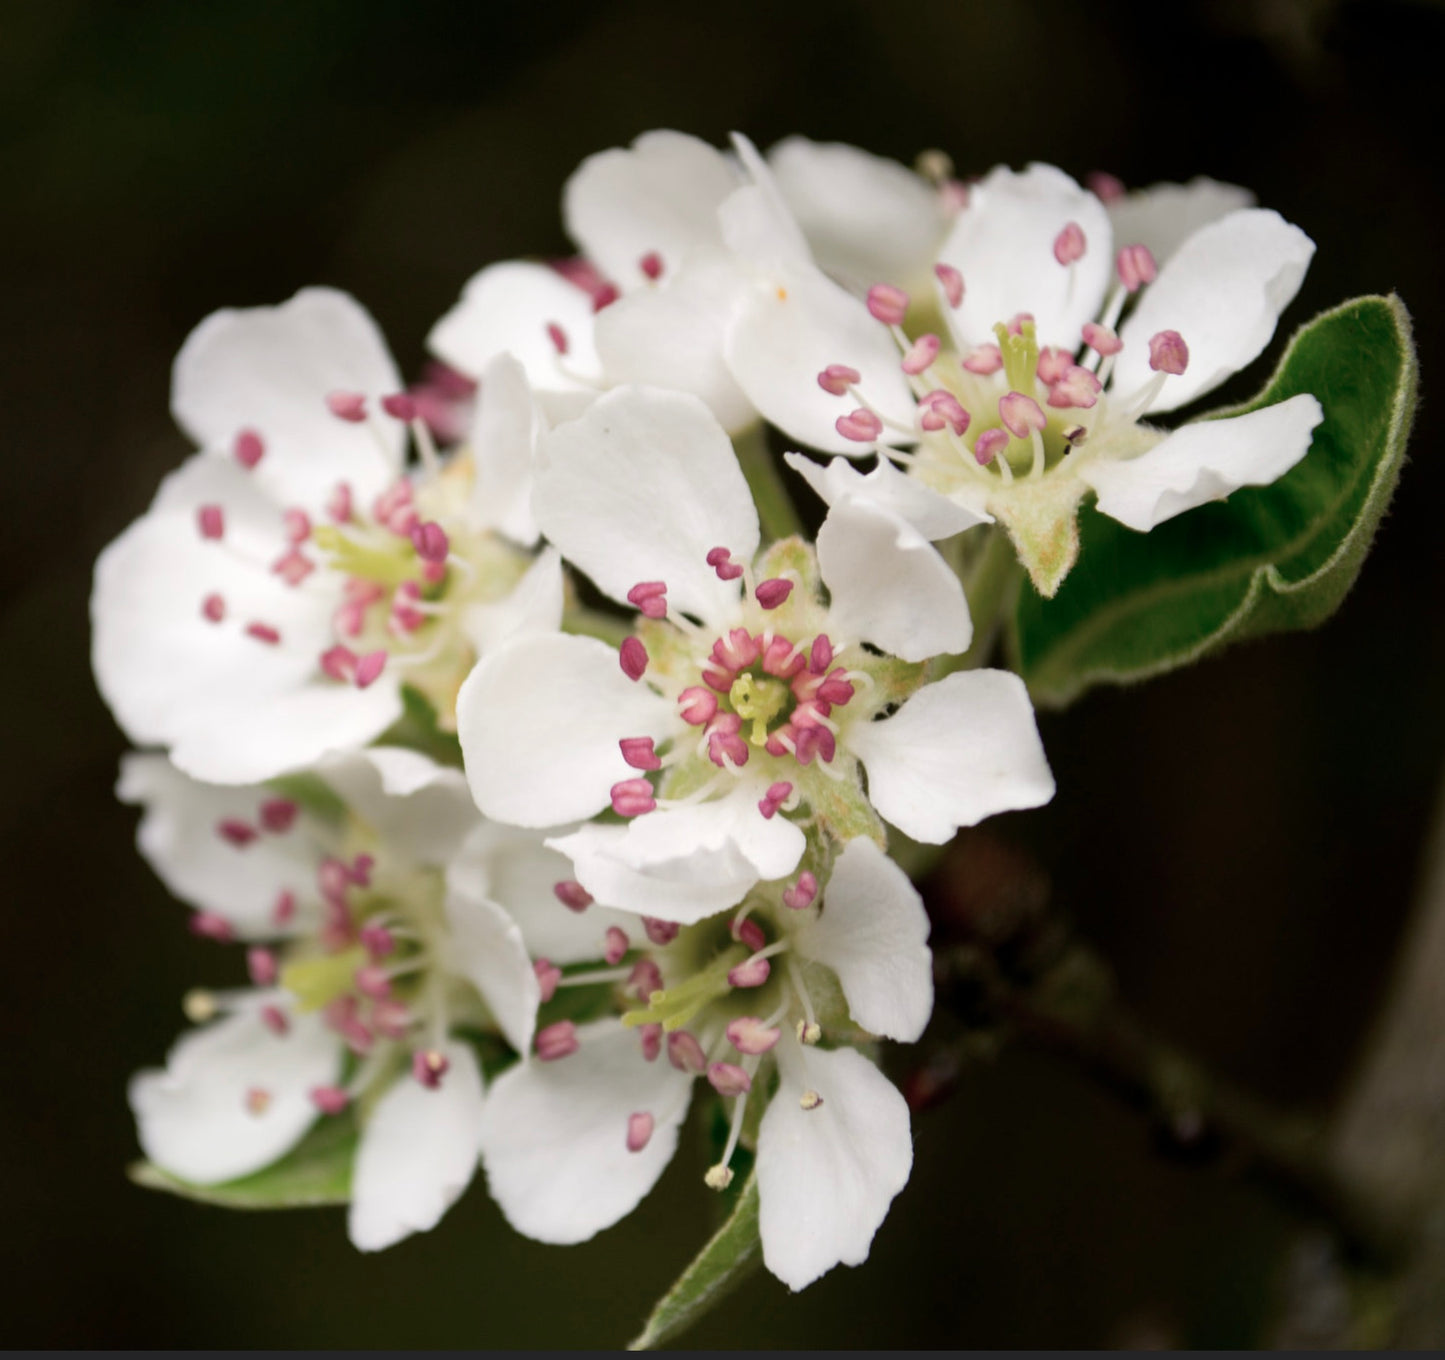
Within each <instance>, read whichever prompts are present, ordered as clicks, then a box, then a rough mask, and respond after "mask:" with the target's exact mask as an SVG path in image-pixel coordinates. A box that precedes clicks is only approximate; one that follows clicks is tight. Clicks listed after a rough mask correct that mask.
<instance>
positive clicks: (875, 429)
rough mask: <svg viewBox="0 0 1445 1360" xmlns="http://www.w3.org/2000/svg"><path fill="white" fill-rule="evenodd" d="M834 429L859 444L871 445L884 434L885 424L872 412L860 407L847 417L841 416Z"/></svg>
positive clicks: (834, 423) (835, 422)
mask: <svg viewBox="0 0 1445 1360" xmlns="http://www.w3.org/2000/svg"><path fill="white" fill-rule="evenodd" d="M833 428H834V429H835V430H837V431H838V433H839V434H841V435H842V436H843V438H844V439H851V440H853V441H854V442H855V443H858V444H871V443H872V442H873V441H874V440H875V439H877V438H878V436H879V435H880V434H882V433H883V422H882V420H880V419H879V418H878V416H876V415H875V414H874V413H873V412H872V411H870V410H868V409H867V408H866V407H862V406H860V407H859V408H858V409H857V410H856V411H853V412H851V413H850V414H848V415H846V416H839V417H838V419H837V420H835V421H834V422H833Z"/></svg>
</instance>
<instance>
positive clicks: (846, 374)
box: [818, 364, 863, 397]
mask: <svg viewBox="0 0 1445 1360" xmlns="http://www.w3.org/2000/svg"><path fill="white" fill-rule="evenodd" d="M862 378H863V375H862V374H861V373H860V372H858V370H857V369H856V368H849V367H848V365H847V364H829V365H828V367H827V368H825V369H824V370H823V371H822V372H821V373H820V374H818V386H819V387H821V388H822V389H823V391H825V392H827V393H829V394H830V395H831V396H835V397H846V396H847V395H848V389H849V388H850V387H851V386H852V385H853V384H854V383H856V382H860V381H861V380H862Z"/></svg>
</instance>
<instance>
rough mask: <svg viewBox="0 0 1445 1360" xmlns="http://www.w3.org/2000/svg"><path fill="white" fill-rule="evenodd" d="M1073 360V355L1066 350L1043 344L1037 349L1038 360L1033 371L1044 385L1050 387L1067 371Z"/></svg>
mask: <svg viewBox="0 0 1445 1360" xmlns="http://www.w3.org/2000/svg"><path fill="white" fill-rule="evenodd" d="M1073 362H1074V356H1073V355H1072V354H1071V353H1070V352H1069V351H1068V350H1066V349H1062V348H1054V347H1051V346H1049V345H1045V346H1044V347H1043V349H1041V350H1040V351H1039V362H1038V364H1037V366H1036V367H1035V368H1034V373H1035V374H1036V375H1037V377H1038V380H1039V381H1040V382H1041V383H1043V385H1044V386H1045V387H1051V386H1053V384H1054V383H1056V382H1058V381H1059V379H1060V378H1062V377H1063V376H1064V374H1065V373H1067V372H1068V371H1069V368H1070V366H1071V365H1072V364H1073Z"/></svg>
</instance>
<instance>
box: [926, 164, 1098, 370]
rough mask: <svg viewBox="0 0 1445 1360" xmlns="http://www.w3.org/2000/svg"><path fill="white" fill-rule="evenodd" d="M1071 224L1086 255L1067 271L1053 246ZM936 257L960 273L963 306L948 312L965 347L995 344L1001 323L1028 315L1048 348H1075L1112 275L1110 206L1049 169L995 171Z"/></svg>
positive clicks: (976, 189)
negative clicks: (1075, 226) (1080, 234)
mask: <svg viewBox="0 0 1445 1360" xmlns="http://www.w3.org/2000/svg"><path fill="white" fill-rule="evenodd" d="M1069 222H1074V223H1077V224H1078V226H1079V227H1080V228H1081V229H1082V230H1083V233H1084V240H1085V250H1084V255H1083V258H1082V259H1079V260H1077V261H1075V262H1074V263H1073V264H1072V265H1067V266H1066V265H1061V264H1060V263H1059V262H1058V261H1057V260H1056V259H1054V240H1055V238H1056V237H1057V236H1058V234H1059V232H1060V231H1062V230H1063V228H1064V227H1065V225H1066V224H1068V223H1069ZM939 254H940V258H941V259H942V260H943V262H944V263H946V264H951V265H952V266H953V267H954V268H955V269H957V270H958V271H959V272H960V273H961V274H962V275H963V282H964V288H965V292H964V298H963V304H962V305H961V306H959V307H957V308H954V309H949V308H948V307H946V306H945V308H944V310H945V311H946V312H947V314H948V317H949V324H950V326H951V327H952V329H953V332H954V335H955V337H956V339H957V340H958V342H959V346H960V348H969V347H972V346H974V345H981V344H992V343H993V342H994V333H993V328H994V325H995V323H997V322H999V321H1008V320H1009V319H1010V318H1011V317H1013V316H1014V315H1015V314H1016V313H1018V312H1031V313H1032V314H1033V317H1034V323H1035V325H1036V327H1037V329H1038V337H1039V343H1040V344H1041V345H1063V346H1066V347H1067V348H1069V349H1073V348H1074V347H1075V346H1077V345H1078V344H1079V334H1080V332H1081V330H1082V329H1083V325H1084V322H1086V321H1092V320H1093V319H1094V316H1095V314H1096V313H1097V312H1098V310H1099V306H1100V304H1101V303H1102V302H1103V300H1104V293H1105V291H1106V290H1107V288H1108V287H1109V284H1110V282H1111V280H1112V279H1113V274H1114V237H1113V230H1112V228H1111V227H1110V225H1109V215H1108V213H1107V212H1106V211H1105V210H1104V205H1103V204H1102V203H1100V202H1099V200H1098V199H1097V198H1095V197H1094V195H1093V194H1091V193H1090V192H1089V191H1088V190H1087V189H1081V188H1080V187H1079V186H1078V185H1077V184H1076V183H1075V182H1074V181H1073V180H1072V179H1070V178H1069V176H1068V175H1066V174H1064V172H1063V171H1062V170H1056V169H1055V168H1054V167H1053V166H1051V165H1038V164H1035V165H1030V166H1029V167H1028V169H1026V170H1024V171H1023V172H1022V173H1015V172H1014V171H1012V170H1010V169H1008V167H1007V166H999V167H998V168H997V169H995V170H993V171H990V173H989V174H988V175H987V176H986V177H985V178H984V179H983V181H982V182H981V183H979V184H976V185H974V186H973V187H972V188H971V189H970V190H969V200H968V207H966V208H965V209H964V210H963V211H962V212H961V213H960V214H959V215H958V220H957V221H956V222H955V223H954V225H953V230H952V231H951V232H950V233H949V235H948V239H947V240H946V241H945V242H944V244H943V249H942V250H941V251H940V252H939Z"/></svg>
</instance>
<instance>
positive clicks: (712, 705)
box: [677, 685, 717, 727]
mask: <svg viewBox="0 0 1445 1360" xmlns="http://www.w3.org/2000/svg"><path fill="white" fill-rule="evenodd" d="M677 711H678V712H679V713H680V714H681V715H682V720H683V722H685V723H689V724H691V725H692V726H693V727H705V726H706V725H707V724H708V723H710V722H711V721H712V718H713V714H715V713H716V712H717V695H716V694H714V693H713V692H712V691H711V690H707V689H704V688H703V687H702V686H701V685H689V686H688V687H687V688H686V689H685V690H683V692H682V693H681V694H679V695H678V696H677Z"/></svg>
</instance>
